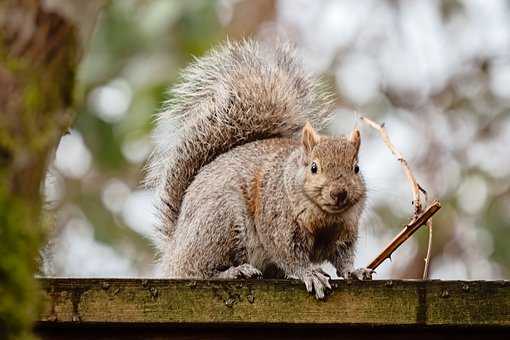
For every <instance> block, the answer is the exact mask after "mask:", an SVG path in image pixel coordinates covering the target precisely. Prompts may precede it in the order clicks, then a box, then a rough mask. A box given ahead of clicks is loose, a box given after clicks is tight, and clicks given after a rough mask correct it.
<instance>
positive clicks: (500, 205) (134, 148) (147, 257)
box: [41, 0, 510, 279]
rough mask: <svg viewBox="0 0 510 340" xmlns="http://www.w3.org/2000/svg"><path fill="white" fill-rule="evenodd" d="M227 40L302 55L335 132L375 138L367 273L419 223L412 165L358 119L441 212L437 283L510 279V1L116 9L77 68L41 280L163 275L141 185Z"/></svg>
mask: <svg viewBox="0 0 510 340" xmlns="http://www.w3.org/2000/svg"><path fill="white" fill-rule="evenodd" d="M84 21H86V19H84ZM84 24H86V23H84ZM226 37H229V38H230V39H232V40H236V39H242V38H245V37H253V38H256V39H259V40H264V41H269V42H272V43H274V42H275V41H276V40H277V39H276V37H280V38H282V39H286V40H290V41H292V42H294V43H295V44H296V46H297V48H298V51H299V54H300V55H301V56H302V58H303V60H304V63H305V65H306V67H308V68H309V69H310V70H312V71H313V72H314V73H316V74H318V75H321V76H322V77H323V79H324V81H325V82H326V83H328V85H329V86H330V87H331V88H332V89H334V91H335V92H336V102H337V106H336V119H335V121H334V122H333V124H332V125H331V127H330V128H329V131H328V133H334V134H340V133H346V132H348V131H350V130H351V129H352V128H353V127H354V126H355V125H356V124H358V126H359V127H360V128H362V150H361V162H360V167H361V170H362V172H363V174H364V176H365V178H366V181H367V186H368V190H369V194H368V196H369V198H368V201H369V203H368V209H367V212H366V214H365V216H364V218H363V223H362V226H361V233H360V241H359V245H358V257H357V260H356V265H357V266H366V265H367V264H368V262H370V260H372V258H373V257H375V256H376V255H377V254H378V253H379V252H380V251H381V250H382V249H383V248H384V246H385V245H386V244H387V243H388V242H389V241H390V240H391V239H392V238H393V236H394V235H395V234H396V233H398V231H400V229H401V228H402V226H403V225H404V224H405V223H406V222H407V221H408V219H409V217H410V216H411V214H412V211H413V208H412V205H411V200H412V198H411V191H410V188H409V185H408V183H407V181H406V179H405V177H404V173H403V171H402V169H401V167H400V164H399V163H398V162H397V161H396V159H395V158H394V157H393V156H392V155H391V154H390V152H389V150H387V149H386V147H385V146H384V144H383V143H382V142H381V140H380V137H379V135H378V134H377V133H376V132H375V131H374V130H370V129H368V128H366V127H365V126H361V125H360V124H359V123H357V116H356V115H355V114H354V111H358V112H360V113H362V114H363V115H367V116H369V117H371V118H372V119H374V120H377V121H379V122H384V123H385V126H386V128H387V131H388V133H389V135H390V137H391V139H392V140H393V142H394V144H395V145H396V147H397V148H398V149H399V150H400V151H401V152H402V153H403V155H404V156H405V157H406V158H407V160H408V162H409V164H410V166H411V167H412V169H414V171H415V174H416V176H417V178H418V181H419V182H420V183H421V185H422V186H423V187H424V188H426V189H427V190H428V191H429V195H430V196H431V197H432V198H437V199H439V200H440V201H441V203H442V205H443V208H442V209H441V210H440V211H439V213H438V214H437V216H436V217H435V218H434V239H433V247H432V262H431V277H432V278H439V279H509V278H510V152H509V149H510V115H509V112H510V6H509V2H508V1H504V0H501V1H498V0H492V1H483V0H469V1H468V0H466V1H455V0H445V1H389V0H388V1H379V0H377V1H376V0H373V1H325V0H324V1H305V0H299V1H296V0H256V1H238V0H227V1H205V0H204V1H200V0H195V1H178V0H153V1H148V0H113V1H110V2H109V3H108V5H107V6H106V7H105V8H104V10H103V11H102V13H101V15H100V17H99V19H98V20H97V22H96V28H95V33H94V34H93V36H92V39H91V40H90V41H89V42H88V44H87V46H86V50H85V56H84V58H83V61H82V63H81V65H80V68H79V74H78V86H77V87H78V90H77V93H76V97H77V105H76V110H77V112H76V114H77V119H76V121H75V124H74V127H73V129H72V130H70V131H69V133H68V134H67V135H65V136H64V137H63V138H62V140H61V141H60V144H59V146H58V149H57V152H56V156H55V159H54V161H53V162H52V164H51V166H50V168H49V171H48V175H47V178H46V181H45V186H44V192H45V195H46V202H47V203H46V205H47V211H48V213H47V216H48V217H49V218H51V219H52V221H51V224H52V225H54V228H53V229H54V230H53V232H52V237H51V240H50V242H49V243H48V245H47V246H46V247H45V249H44V254H45V256H44V258H45V260H44V261H43V263H42V268H41V272H42V273H43V274H45V275H58V276H113V277H117V276H135V277H136V276H151V275H152V273H153V262H154V254H155V251H154V248H153V245H152V242H151V233H152V224H153V221H154V212H155V210H154V208H153V206H152V198H153V194H152V193H151V192H150V191H147V190H145V189H144V188H143V187H142V186H141V184H140V183H141V180H142V179H143V166H144V162H145V160H146V159H147V156H148V155H149V153H150V151H151V139H150V133H151V129H152V127H153V115H154V113H156V112H157V111H158V109H159V108H160V107H161V103H162V101H163V100H164V99H165V93H166V91H167V88H168V87H169V86H171V84H172V83H174V82H175V81H176V80H177V79H178V74H179V71H180V70H181V69H182V68H183V67H184V66H186V65H187V64H188V63H189V62H190V61H192V59H193V56H196V57H199V56H200V55H202V54H203V53H205V52H206V51H207V50H208V49H209V48H211V47H213V46H214V45H216V44H217V43H219V42H221V41H223V40H224V39H226ZM426 248H427V230H426V228H423V230H420V231H419V232H417V233H416V234H415V236H414V237H413V238H412V239H410V240H409V241H407V242H406V243H405V244H404V246H402V247H401V248H400V249H399V250H398V251H397V252H396V253H395V254H394V256H393V260H392V262H390V261H386V262H385V263H384V264H383V265H382V266H381V267H379V270H378V273H377V275H376V278H420V277H421V274H422V271H423V262H424V261H423V259H424V257H425V253H426Z"/></svg>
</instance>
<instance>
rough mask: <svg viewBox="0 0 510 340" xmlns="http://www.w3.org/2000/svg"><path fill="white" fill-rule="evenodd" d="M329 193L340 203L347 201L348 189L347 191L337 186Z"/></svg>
mask: <svg viewBox="0 0 510 340" xmlns="http://www.w3.org/2000/svg"><path fill="white" fill-rule="evenodd" d="M329 194H330V196H331V198H332V199H334V200H335V202H336V203H337V204H338V205H340V204H344V203H345V201H346V200H347V191H345V190H344V189H340V188H335V189H332V190H331V191H330V193H329Z"/></svg>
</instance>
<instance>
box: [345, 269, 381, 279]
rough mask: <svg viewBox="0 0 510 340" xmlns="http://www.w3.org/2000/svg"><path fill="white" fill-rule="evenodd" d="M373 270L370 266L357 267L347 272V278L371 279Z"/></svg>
mask: <svg viewBox="0 0 510 340" xmlns="http://www.w3.org/2000/svg"><path fill="white" fill-rule="evenodd" d="M374 273H375V271H374V270H373V269H370V268H358V269H356V270H353V271H352V272H348V273H347V279H353V280H359V281H363V280H372V274H374Z"/></svg>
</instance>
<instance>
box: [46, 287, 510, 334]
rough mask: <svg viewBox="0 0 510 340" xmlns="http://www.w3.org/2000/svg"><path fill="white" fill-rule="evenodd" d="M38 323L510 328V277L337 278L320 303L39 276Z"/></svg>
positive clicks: (272, 290)
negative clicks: (40, 301)
mask: <svg viewBox="0 0 510 340" xmlns="http://www.w3.org/2000/svg"><path fill="white" fill-rule="evenodd" d="M39 281H40V283H41V285H42V286H43V287H44V301H45V303H44V310H43V311H42V314H41V317H40V322H39V327H43V328H44V327H47V326H51V325H55V324H60V325H61V324H66V325H73V324H81V325H86V324H91V325H136V324H140V325H141V324H143V325H147V324H150V325H153V326H158V325H202V326H203V325H223V326H237V325H244V326H256V325H264V326H270V325H280V326H282V325H286V326H293V325H301V326H303V325H305V326H306V325H330V326H353V325H357V326H362V327H363V326H370V327H372V326H403V327H405V326H413V325H418V326H425V327H427V326H432V327H435V326H441V327H442V326H450V327H451V326H454V327H474V326H476V327H488V328H491V327H504V328H506V327H510V282H509V281H364V282H358V281H333V282H334V291H333V293H332V294H331V295H330V296H329V298H328V299H327V300H326V301H317V300H316V299H315V298H314V297H313V296H311V295H309V294H308V293H307V292H306V291H305V289H304V286H303V285H302V284H301V283H299V282H296V281H286V280H260V281H186V280H143V279H39Z"/></svg>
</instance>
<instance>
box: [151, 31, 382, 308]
mask: <svg viewBox="0 0 510 340" xmlns="http://www.w3.org/2000/svg"><path fill="white" fill-rule="evenodd" d="M181 77H182V78H181V81H180V83H179V84H178V85H176V86H175V87H174V88H173V89H172V90H171V96H170V97H171V99H169V100H168V101H167V102H166V103H165V106H164V109H163V110H162V112H160V113H159V114H158V116H157V120H156V122H157V124H156V128H155V132H154V139H155V141H156V147H155V150H154V151H153V154H152V155H151V157H150V159H149V163H148V164H149V165H148V175H147V179H146V183H147V184H148V185H149V187H151V188H154V189H155V191H156V193H157V195H156V196H157V198H156V203H155V204H156V207H157V210H158V225H157V233H158V247H159V251H160V258H159V263H158V265H159V270H160V272H161V274H162V275H163V276H164V277H166V278H194V279H197V278H198V279H208V278H223V279H236V278H261V277H264V278H295V279H299V280H301V281H303V282H304V284H305V286H306V289H307V290H308V291H309V292H313V293H314V294H315V296H316V297H317V298H318V299H323V298H324V297H325V296H326V295H327V293H328V292H329V291H330V290H331V285H330V283H329V275H327V274H326V273H325V272H324V271H323V270H322V269H321V265H322V264H323V263H324V262H325V261H329V262H331V264H333V266H334V267H335V268H336V271H337V273H338V276H340V277H343V278H356V279H371V274H372V271H371V270H370V269H365V268H360V269H358V270H353V260H354V251H355V244H356V240H357V236H358V221H359V218H360V215H361V213H362V211H363V209H364V204H365V197H366V188H365V184H364V180H363V177H362V175H361V171H360V168H359V166H358V152H359V148H360V142H361V137H360V132H359V130H358V129H354V131H353V132H352V133H351V134H350V135H349V136H338V137H332V136H326V135H320V134H319V133H318V132H317V130H316V129H319V128H322V127H324V126H325V125H326V124H327V122H328V121H329V119H330V118H331V112H332V100H331V95H328V94H327V93H326V91H325V90H324V88H323V86H322V85H321V83H320V82H319V81H318V80H317V79H316V78H315V77H313V76H311V75H310V74H308V73H307V72H305V70H304V68H303V66H302V64H301V63H300V62H299V61H298V58H297V57H296V53H295V50H294V49H293V48H292V47H290V45H289V44H282V45H281V46H278V47H277V48H272V47H270V46H267V45H264V44H262V43H258V42H254V41H243V42H237V43H233V42H226V43H224V44H223V45H221V46H220V47H218V48H216V49H213V50H212V51H211V52H209V53H208V54H207V55H206V56H204V57H202V58H200V59H196V60H195V61H194V62H193V63H192V64H191V65H190V66H188V67H187V68H186V69H185V70H184V71H183V73H182V75H181ZM314 127H315V128H314Z"/></svg>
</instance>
